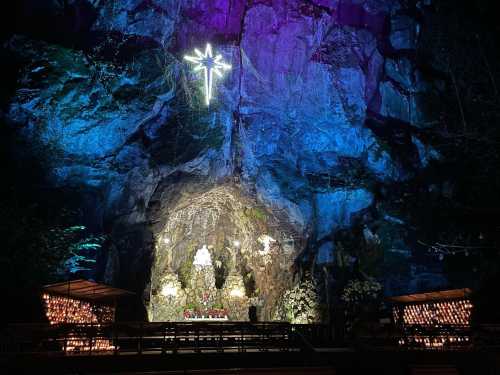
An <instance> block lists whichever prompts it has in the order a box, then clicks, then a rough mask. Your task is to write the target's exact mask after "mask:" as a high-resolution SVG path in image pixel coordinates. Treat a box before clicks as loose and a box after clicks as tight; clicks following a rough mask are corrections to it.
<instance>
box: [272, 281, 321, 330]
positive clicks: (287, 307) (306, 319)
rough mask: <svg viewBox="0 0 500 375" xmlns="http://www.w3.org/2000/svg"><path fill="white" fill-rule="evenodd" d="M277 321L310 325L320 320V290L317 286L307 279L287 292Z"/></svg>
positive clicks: (276, 314)
mask: <svg viewBox="0 0 500 375" xmlns="http://www.w3.org/2000/svg"><path fill="white" fill-rule="evenodd" d="M275 319H278V320H286V321H289V322H291V323H294V324H309V323H315V322H317V321H318V320H319V304H318V290H317V287H316V284H315V283H314V282H313V281H312V280H311V279H310V278H307V279H306V280H305V281H303V282H301V283H299V284H297V285H295V287H293V288H292V289H290V290H287V291H286V292H285V293H284V295H283V298H282V300H281V302H280V304H279V305H278V308H277V311H276V313H275Z"/></svg>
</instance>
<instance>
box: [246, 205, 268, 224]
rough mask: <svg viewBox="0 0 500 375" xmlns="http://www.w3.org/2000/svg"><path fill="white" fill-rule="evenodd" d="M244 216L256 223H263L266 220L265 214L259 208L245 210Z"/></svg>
mask: <svg viewBox="0 0 500 375" xmlns="http://www.w3.org/2000/svg"><path fill="white" fill-rule="evenodd" d="M245 215H246V216H247V217H248V218H250V219H252V220H256V221H260V222H265V221H266V220H267V214H266V212H265V211H264V210H263V209H261V208H259V207H250V208H247V209H245Z"/></svg>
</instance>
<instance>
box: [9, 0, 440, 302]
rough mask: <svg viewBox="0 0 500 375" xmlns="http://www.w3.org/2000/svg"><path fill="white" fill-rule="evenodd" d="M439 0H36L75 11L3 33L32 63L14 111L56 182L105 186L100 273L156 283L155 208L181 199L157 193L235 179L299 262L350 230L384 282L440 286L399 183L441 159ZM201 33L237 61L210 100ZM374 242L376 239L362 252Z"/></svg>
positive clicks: (318, 261)
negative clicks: (431, 55)
mask: <svg viewBox="0 0 500 375" xmlns="http://www.w3.org/2000/svg"><path fill="white" fill-rule="evenodd" d="M26 3H27V4H28V3H29V1H28V2H26ZM430 5H431V1H417V2H406V1H398V0H344V1H337V0H309V1H300V0H288V1H285V0H283V1H280V0H277V1H267V0H261V1H259V0H256V1H243V0H216V1H214V0H210V1H208V0H206V1H205V0H202V1H191V0H183V1H166V0H165V1H159V0H150V1H144V0H120V1H118V0H93V1H90V0H79V1H76V0H75V1H68V2H67V4H66V5H63V4H61V3H59V2H56V1H44V2H39V6H40V7H42V8H43V9H45V11H46V13H47V14H50V17H49V18H47V19H50V20H54V19H65V20H66V24H67V27H66V29H64V32H65V33H67V35H66V37H65V38H62V37H61V38H44V37H43V34H40V35H42V37H36V34H37V33H36V30H32V28H31V27H28V26H26V28H25V29H23V27H22V26H20V27H19V30H18V32H17V33H16V34H15V35H13V36H11V37H9V38H8V39H7V40H6V41H5V43H4V48H5V50H6V51H8V53H9V55H10V56H13V57H14V58H15V59H16V61H18V62H19V66H20V69H19V74H18V77H17V80H16V90H15V93H14V95H13V96H12V97H11V98H10V99H9V103H8V107H7V109H6V110H5V112H4V117H5V118H6V119H7V120H8V122H9V123H10V124H11V126H14V127H17V128H19V131H20V132H22V133H23V134H24V135H25V136H26V137H27V138H30V137H35V136H36V137H40V138H41V139H42V140H43V141H44V142H46V143H47V144H50V145H51V146H52V147H53V148H54V149H56V150H57V155H55V157H54V160H53V168H52V171H51V179H52V181H53V184H54V186H58V187H73V188H75V187H76V188H78V189H80V190H81V191H82V192H84V193H85V194H91V196H92V197H94V199H93V200H92V202H90V203H87V204H86V205H84V209H85V212H86V215H88V217H90V218H93V221H94V222H95V223H96V227H97V228H98V230H100V231H102V232H105V233H107V234H110V236H111V237H112V239H113V241H112V245H110V246H109V248H108V249H107V252H106V253H105V254H104V255H103V256H102V259H101V261H100V263H99V265H98V267H97V269H96V277H97V278H101V279H103V280H104V281H106V282H109V283H112V284H115V285H119V286H122V287H125V288H129V289H132V290H135V291H136V292H138V293H139V295H140V296H141V298H143V299H144V300H148V298H149V295H150V293H151V287H152V284H151V283H153V284H154V278H153V279H152V276H151V270H152V268H154V264H155V262H158V259H159V258H158V257H157V254H156V253H155V250H154V249H155V238H156V237H155V236H156V235H157V234H158V233H159V231H160V230H159V229H158V228H157V226H158V225H160V224H161V225H165V223H166V222H168V215H170V212H169V209H170V208H172V206H168V204H167V206H165V207H166V208H165V207H163V208H161V209H159V211H158V209H157V207H158V205H160V206H161V204H162V202H161V201H162V199H163V198H161V197H162V196H163V197H170V196H169V195H168V194H167V192H168V189H172V186H173V187H175V188H176V189H178V190H176V191H178V193H179V194H181V195H182V196H183V198H182V199H185V200H186V202H189V200H190V199H191V198H192V199H193V200H195V199H196V196H197V194H203V193H206V192H208V191H210V190H211V189H214V188H217V187H216V186H218V185H220V186H225V185H224V184H229V185H230V186H232V188H231V189H237V190H238V191H239V192H238V194H241V195H242V196H243V197H246V198H242V199H250V200H251V202H252V204H249V205H250V206H251V205H261V206H263V207H264V208H265V210H266V212H269V213H270V215H274V216H273V217H276V220H277V222H278V226H279V227H280V228H284V229H283V230H284V231H285V228H286V231H293V232H294V233H296V234H297V238H300V239H301V241H302V242H300V243H301V244H300V246H299V247H300V248H299V247H298V248H296V249H294V250H293V251H294V254H295V256H296V257H297V258H296V260H298V261H299V262H304V263H308V264H311V263H312V264H314V265H316V266H318V267H321V266H322V265H329V264H332V263H334V261H335V258H336V252H337V250H338V247H339V243H340V242H342V241H344V242H343V243H340V245H341V246H342V247H343V248H344V250H345V248H346V247H347V245H346V244H347V243H349V241H351V242H353V243H355V244H354V245H353V247H358V249H355V251H353V252H352V254H351V255H352V257H353V258H358V259H361V260H363V261H364V264H366V268H365V269H364V271H366V272H368V273H371V274H373V275H375V276H376V277H378V278H379V279H380V280H382V281H383V282H384V285H385V288H386V293H388V294H393V293H403V292H410V291H415V290H417V289H421V288H423V287H440V286H443V285H446V283H447V280H446V278H445V277H444V276H443V274H442V270H441V269H440V266H439V264H434V263H429V264H428V263H422V262H416V261H415V259H414V256H413V255H414V254H413V252H414V243H413V242H412V238H411V212H408V210H406V209H405V207H404V205H403V204H402V203H401V200H400V198H401V196H400V194H401V193H400V191H398V190H397V188H398V187H400V186H402V185H404V184H406V183H408V181H411V180H412V179H413V178H415V176H418V175H419V173H421V172H422V171H423V170H425V169H426V168H428V166H429V164H432V163H436V162H439V159H440V154H439V153H438V152H437V151H436V150H434V149H433V147H432V145H430V144H429V143H428V141H427V139H426V138H425V137H423V136H422V130H424V129H428V128H430V127H432V126H433V124H434V123H435V120H436V118H435V116H436V111H435V107H436V105H437V104H436V97H438V96H439V92H440V82H439V81H432V82H428V81H426V80H425V74H423V73H422V71H421V70H420V69H419V68H417V66H416V63H415V58H414V56H415V53H416V49H417V47H418V43H419V38H420V36H421V33H422V25H421V21H422V19H423V16H424V14H425V12H426V11H427V8H428V7H430ZM30 17H41V16H40V15H39V14H38V15H33V14H31V15H30ZM37 25H42V26H41V27H45V28H49V27H50V26H47V24H46V23H44V21H43V19H42V20H41V21H40V20H38V23H37ZM61 27H62V26H61ZM71 36H74V38H71ZM206 42H211V43H212V44H213V46H214V48H215V49H216V50H217V52H219V53H221V54H222V55H223V56H224V58H225V60H226V61H228V62H230V63H231V65H232V69H231V71H230V72H228V73H226V76H225V77H224V79H222V80H220V81H218V83H217V85H216V88H215V100H214V102H213V104H212V105H211V106H210V107H209V108H206V107H204V105H203V96H202V92H201V90H200V88H201V83H200V81H199V80H198V78H197V77H196V75H195V74H193V73H192V71H191V67H190V66H189V64H186V63H185V62H184V61H183V60H182V57H183V55H184V54H185V53H190V52H191V51H192V50H193V48H194V47H201V48H202V46H203V45H204V44H205V43H206ZM192 179H194V180H192ZM192 181H196V183H193V182H192ZM183 184H184V185H183ZM179 186H184V187H187V186H189V188H186V189H185V190H184V189H179ZM195 187H196V188H195ZM193 189H194V190H193ZM203 189H205V191H203ZM165 199H166V200H167V201H168V199H170V198H168V199H167V198H165ZM163 204H166V203H163ZM162 210H163V211H162ZM158 212H163V213H162V215H163V216H162V215H159V214H158ZM159 223H160V224H159ZM161 225H160V226H161ZM288 227H289V228H288ZM349 231H351V232H350V234H349V233H347V234H346V232H349ZM200 235H201V234H200ZM252 238H253V237H252ZM345 238H347V239H345ZM353 238H354V239H353ZM344 239H345V240H344ZM254 240H255V238H254ZM249 241H250V240H249ZM339 241H340V242H339ZM356 241H358V242H356ZM373 243H376V244H377V246H379V249H378V250H377V251H378V252H377V253H376V254H372V253H370V252H369V251H368V250H367V252H366V253H360V251H362V250H360V249H359V248H360V247H361V248H364V247H366V248H367V249H369V248H370V246H371V244H373ZM253 246H258V245H255V244H254V245H253ZM373 259H375V260H377V261H375V260H373ZM370 267H371V268H370ZM386 270H389V271H391V272H385V271H386Z"/></svg>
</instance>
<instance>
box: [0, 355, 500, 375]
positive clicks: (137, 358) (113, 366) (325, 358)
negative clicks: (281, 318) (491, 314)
mask: <svg viewBox="0 0 500 375" xmlns="http://www.w3.org/2000/svg"><path fill="white" fill-rule="evenodd" d="M1 361H2V362H1V368H2V369H3V371H1V372H2V373H3V374H111V373H120V374H122V375H124V374H287V373H290V374H318V375H323V374H339V375H341V374H346V375H347V374H373V375H377V374H384V375H385V374H389V375H392V374H394V375H396V374H398V375H399V374H402V375H404V374H408V375H424V374H428V375H431V374H432V375H453V374H457V375H458V374H460V375H469V374H470V375H496V374H500V352H494V351H491V352H424V351H417V352H410V351H407V352H405V351H380V352H356V351H348V350H332V351H325V352H313V353H304V352H261V353H259V352H252V353H202V354H194V353H193V354H179V355H168V354H167V355H158V354H152V355H149V354H142V355H124V356H122V355H120V356H113V355H109V356H92V357H89V356H84V355H82V356H47V355H44V356H34V355H24V356H22V355H16V356H11V357H3V358H2V359H1Z"/></svg>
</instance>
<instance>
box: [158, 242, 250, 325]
mask: <svg viewBox="0 0 500 375" xmlns="http://www.w3.org/2000/svg"><path fill="white" fill-rule="evenodd" d="M235 260H236V259H234V261H233V269H231V270H230V272H229V274H228V275H227V277H226V278H225V280H224V283H223V285H222V286H220V285H219V288H217V286H216V282H215V271H214V265H213V263H212V256H211V253H210V248H209V246H208V245H205V244H204V245H202V246H201V248H199V249H197V250H196V253H195V255H194V259H193V261H192V266H191V268H190V273H189V276H190V277H189V280H188V282H187V283H185V285H182V283H181V282H180V280H179V275H178V273H176V272H175V271H174V270H173V267H170V268H169V270H168V272H166V273H165V274H164V276H163V277H162V279H161V280H160V283H161V286H160V288H159V293H156V295H154V294H153V295H152V297H151V305H152V306H154V308H153V309H151V313H150V320H151V321H189V322H194V321H196V322H223V321H229V320H236V321H246V320H248V308H249V306H250V302H249V298H248V297H247V295H246V290H245V285H244V282H243V277H242V275H241V274H239V273H238V271H237V270H236V267H235V266H234V265H235V264H236V261H235Z"/></svg>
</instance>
